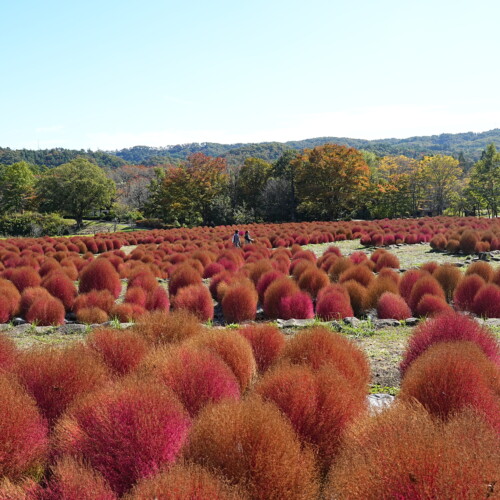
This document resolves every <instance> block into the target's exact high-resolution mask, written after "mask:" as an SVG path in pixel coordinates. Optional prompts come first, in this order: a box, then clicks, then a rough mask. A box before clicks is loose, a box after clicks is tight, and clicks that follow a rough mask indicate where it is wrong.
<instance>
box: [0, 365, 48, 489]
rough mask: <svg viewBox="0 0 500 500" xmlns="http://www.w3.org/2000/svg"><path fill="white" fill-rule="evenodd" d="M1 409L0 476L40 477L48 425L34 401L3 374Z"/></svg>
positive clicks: (13, 477)
mask: <svg viewBox="0 0 500 500" xmlns="http://www.w3.org/2000/svg"><path fill="white" fill-rule="evenodd" d="M0 407H1V408H2V416H1V418H0V477H4V478H9V479H12V480H17V479H19V478H21V477H22V476H24V475H26V474H28V473H33V474H36V473H38V474H39V473H40V472H41V471H42V470H43V465H44V462H45V460H46V458H47V457H46V455H47V451H48V436H47V434H48V429H47V423H46V422H45V421H44V420H43V419H42V417H41V415H40V413H39V411H38V409H37V407H36V404H35V401H34V400H33V399H32V398H31V397H30V396H28V394H27V393H26V391H24V389H23V388H22V387H21V386H20V385H19V384H18V383H17V382H16V380H14V378H13V377H9V376H7V375H5V374H0Z"/></svg>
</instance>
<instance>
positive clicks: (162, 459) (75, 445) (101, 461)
mask: <svg viewBox="0 0 500 500" xmlns="http://www.w3.org/2000/svg"><path fill="white" fill-rule="evenodd" d="M189 426H190V419H189V417H188V415H187V413H186V411H185V410H184V408H183V407H182V405H181V403H180V402H179V400H178V399H177V398H176V397H175V396H174V394H173V393H172V391H171V390H169V389H168V388H167V387H163V386H161V385H160V384H158V383H155V382H154V381H151V380H145V379H144V380H139V379H136V378H127V379H125V380H123V381H121V382H120V383H117V384H115V385H112V386H108V387H105V388H103V389H101V390H99V391H95V392H93V393H91V394H88V395H87V396H86V397H85V398H82V399H81V400H79V401H78V402H77V403H76V404H75V405H73V406H72V407H71V409H70V410H69V412H68V413H67V414H66V416H65V417H64V418H63V419H62V420H61V421H60V422H59V424H58V425H57V428H56V430H55V433H54V434H55V436H54V446H55V451H56V452H57V453H58V454H66V455H71V456H74V457H75V458H77V459H81V460H84V461H85V462H87V463H89V464H90V465H91V466H92V467H93V468H94V469H95V470H96V471H98V472H100V473H101V474H102V475H103V476H104V478H105V479H106V480H107V481H108V482H109V484H110V485H111V487H112V489H113V491H115V492H116V493H117V494H118V495H122V494H123V493H125V492H126V491H127V490H129V489H130V488H131V487H132V486H133V485H134V484H135V483H136V482H137V480H138V479H141V478H143V477H149V476H152V475H153V474H155V473H157V472H158V471H159V470H160V469H161V468H162V467H163V466H165V465H167V464H169V463H172V462H174V461H175V459H176V458H177V455H178V454H179V451H180V449H181V447H182V445H183V443H184V441H185V439H186V436H187V433H188V429H189Z"/></svg>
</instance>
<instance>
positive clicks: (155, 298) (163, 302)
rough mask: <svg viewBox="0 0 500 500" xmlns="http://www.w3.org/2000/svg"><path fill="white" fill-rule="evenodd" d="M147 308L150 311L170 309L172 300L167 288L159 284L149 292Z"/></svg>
mask: <svg viewBox="0 0 500 500" xmlns="http://www.w3.org/2000/svg"><path fill="white" fill-rule="evenodd" d="M146 309H147V310H148V311H168V310H169V309H170V300H169V298H168V293H167V291H166V290H165V288H163V287H162V286H157V287H156V288H154V289H153V290H150V291H149V292H148V294H147V297H146Z"/></svg>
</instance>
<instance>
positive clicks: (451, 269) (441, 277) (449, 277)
mask: <svg viewBox="0 0 500 500" xmlns="http://www.w3.org/2000/svg"><path fill="white" fill-rule="evenodd" d="M433 276H434V278H436V279H437V280H438V281H439V284H440V285H441V287H442V288H443V290H444V294H445V296H446V300H447V301H448V302H450V301H451V299H452V298H453V292H454V291H455V288H456V287H457V285H458V284H459V283H460V280H461V279H462V273H461V272H460V269H458V267H456V266H454V265H452V264H443V265H442V266H439V267H438V268H437V269H436V271H434V274H433Z"/></svg>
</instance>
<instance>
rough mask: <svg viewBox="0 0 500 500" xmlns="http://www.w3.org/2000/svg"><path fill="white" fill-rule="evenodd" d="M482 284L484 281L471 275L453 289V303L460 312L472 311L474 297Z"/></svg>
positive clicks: (475, 275)
mask: <svg viewBox="0 0 500 500" xmlns="http://www.w3.org/2000/svg"><path fill="white" fill-rule="evenodd" d="M484 284H485V281H484V280H483V278H481V276H479V275H477V274H471V275H470V276H466V277H465V278H463V279H462V281H460V283H459V284H458V285H457V287H456V288H455V292H454V294H453V301H454V303H455V305H456V306H457V307H458V308H459V309H461V310H462V311H470V310H472V304H473V303H474V297H475V296H476V293H477V292H478V291H479V290H480V288H481V287H482V286H483V285H484Z"/></svg>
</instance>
